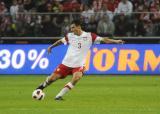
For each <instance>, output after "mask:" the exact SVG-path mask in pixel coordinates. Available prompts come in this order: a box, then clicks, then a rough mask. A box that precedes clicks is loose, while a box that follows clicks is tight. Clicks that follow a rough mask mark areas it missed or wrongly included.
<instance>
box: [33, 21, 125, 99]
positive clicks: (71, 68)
mask: <svg viewBox="0 0 160 114" xmlns="http://www.w3.org/2000/svg"><path fill="white" fill-rule="evenodd" d="M70 27H71V33H68V34H67V35H66V36H65V37H64V38H62V39H60V40H58V41H56V42H55V43H53V44H52V45H51V46H49V47H48V53H51V50H52V48H54V47H55V46H58V45H60V44H62V43H64V44H68V45H69V46H68V50H67V52H66V55H65V57H64V59H63V61H62V64H60V65H59V66H58V67H57V68H56V69H55V71H54V72H53V73H52V74H51V75H50V76H49V77H47V79H46V80H45V81H44V82H43V83H42V84H41V85H40V86H38V87H37V88H36V89H41V90H43V89H44V88H46V87H47V86H48V85H50V84H51V83H53V82H55V81H56V80H58V79H63V78H65V77H66V76H67V75H69V74H72V75H73V77H72V79H71V81H70V82H68V83H67V84H66V85H65V86H64V88H63V89H62V90H61V91H60V92H59V93H58V94H57V95H56V97H55V100H63V98H62V97H63V95H64V94H66V93H67V92H68V91H69V90H71V89H72V88H73V87H74V86H75V85H76V83H77V82H78V81H79V80H80V79H81V78H82V76H83V72H84V69H85V68H84V63H85V59H86V55H87V52H88V50H89V49H90V47H91V46H92V44H93V43H94V42H101V41H102V42H104V43H116V44H122V43H123V42H124V41H122V40H113V39H109V38H102V37H99V36H97V35H96V34H94V33H90V32H85V31H83V30H82V28H81V23H80V21H79V20H74V21H73V22H72V23H71V26H70Z"/></svg>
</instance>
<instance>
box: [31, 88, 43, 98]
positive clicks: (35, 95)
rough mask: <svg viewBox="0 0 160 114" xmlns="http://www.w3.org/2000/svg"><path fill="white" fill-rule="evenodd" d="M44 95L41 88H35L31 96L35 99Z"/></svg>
mask: <svg viewBox="0 0 160 114" xmlns="http://www.w3.org/2000/svg"><path fill="white" fill-rule="evenodd" d="M44 97H45V93H44V92H43V91H42V90H41V89H36V90H34V91H33V93H32V98H33V99H36V100H43V99H44Z"/></svg>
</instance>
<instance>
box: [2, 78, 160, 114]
mask: <svg viewBox="0 0 160 114" xmlns="http://www.w3.org/2000/svg"><path fill="white" fill-rule="evenodd" d="M44 79H45V76H39V75H36V76H33V75H28V76H24V75H23V76H22V75H21V76H8V75H7V76H2V75H1V76H0V114H160V77H159V76H137V75H136V76H115V75H114V76H103V75H102V76H84V77H83V78H82V80H81V81H80V82H79V83H78V84H77V86H76V87H75V88H74V89H73V90H72V91H70V93H68V94H66V95H65V96H64V99H65V100H64V101H55V100H54V97H55V95H56V94H57V93H58V92H59V91H60V89H61V88H62V87H63V86H64V85H65V84H66V83H67V82H68V81H69V80H70V79H71V77H67V78H66V79H64V80H58V81H57V82H55V83H53V84H52V85H51V86H49V87H48V88H46V89H45V90H44V92H45V93H46V97H45V99H44V100H43V101H36V100H34V99H32V98H31V94H32V91H33V90H34V89H35V88H36V87H37V86H38V85H39V84H40V83H41V82H42V81H44Z"/></svg>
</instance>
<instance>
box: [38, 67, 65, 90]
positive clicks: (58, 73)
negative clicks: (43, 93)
mask: <svg viewBox="0 0 160 114" xmlns="http://www.w3.org/2000/svg"><path fill="white" fill-rule="evenodd" d="M67 71H68V67H66V66H64V65H63V64H60V65H59V66H58V67H57V68H56V69H55V71H54V72H53V73H52V74H51V75H50V76H49V77H47V78H46V80H45V81H44V82H43V83H42V84H40V85H39V86H38V87H37V89H41V90H43V89H44V88H46V87H47V86H48V85H50V84H51V83H53V82H55V81H56V80H57V79H60V78H63V77H64V76H65V75H67Z"/></svg>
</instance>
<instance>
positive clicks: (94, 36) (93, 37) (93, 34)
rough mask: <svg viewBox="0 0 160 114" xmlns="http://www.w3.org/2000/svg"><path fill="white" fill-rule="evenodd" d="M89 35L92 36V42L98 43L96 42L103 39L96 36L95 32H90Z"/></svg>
mask: <svg viewBox="0 0 160 114" xmlns="http://www.w3.org/2000/svg"><path fill="white" fill-rule="evenodd" d="M91 36H92V42H93V43H96V44H98V43H100V42H101V41H102V40H103V38H102V37H100V36H97V34H95V33H91Z"/></svg>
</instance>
